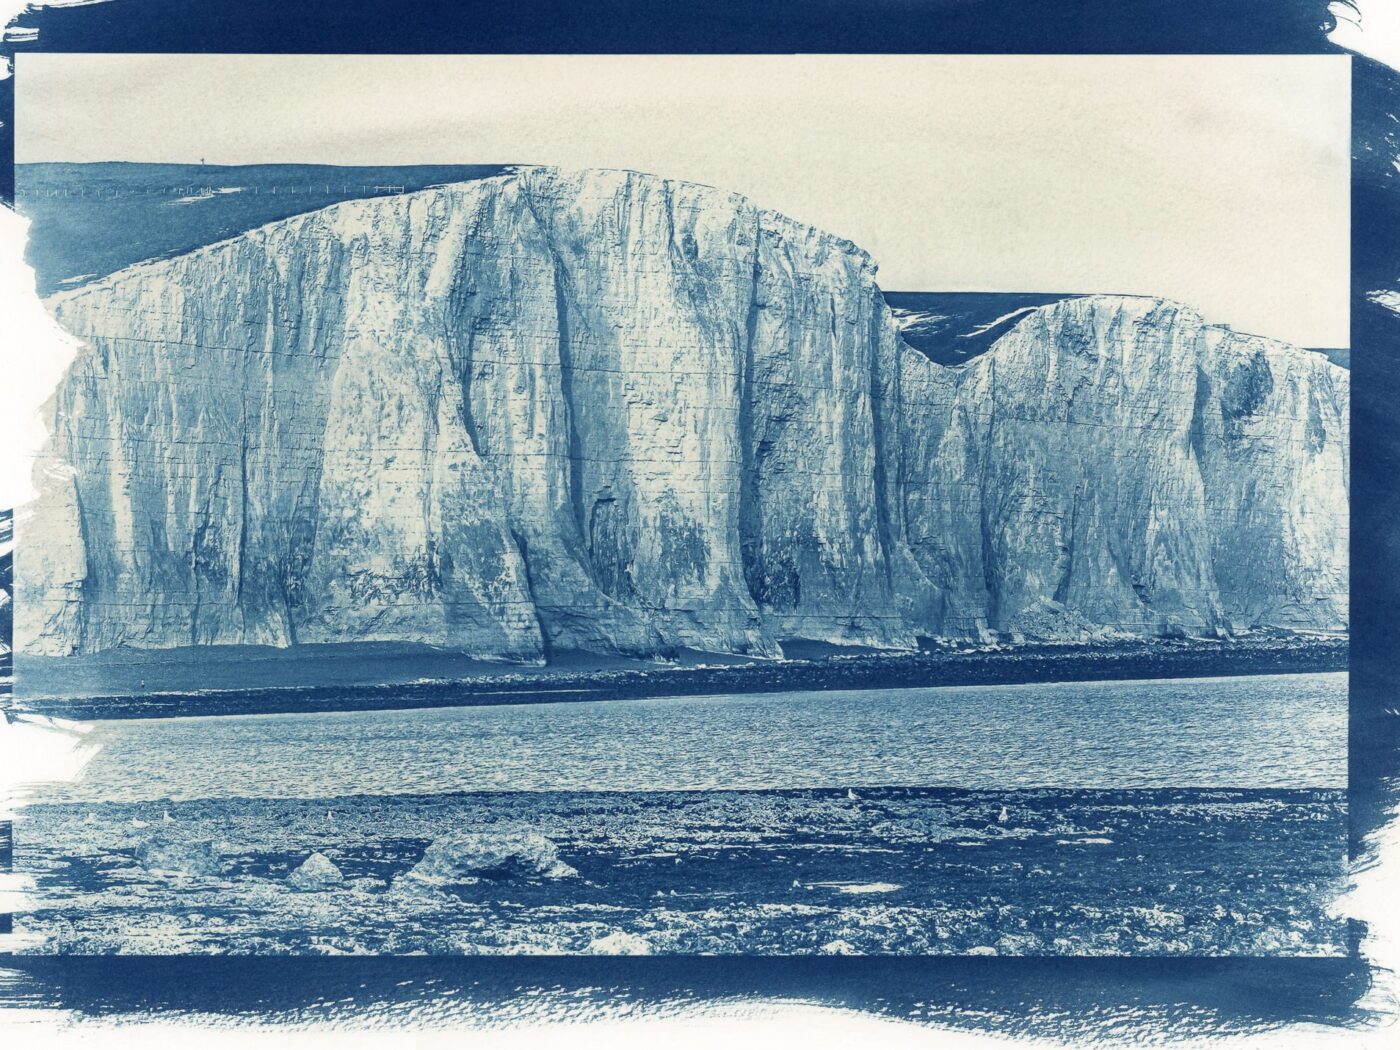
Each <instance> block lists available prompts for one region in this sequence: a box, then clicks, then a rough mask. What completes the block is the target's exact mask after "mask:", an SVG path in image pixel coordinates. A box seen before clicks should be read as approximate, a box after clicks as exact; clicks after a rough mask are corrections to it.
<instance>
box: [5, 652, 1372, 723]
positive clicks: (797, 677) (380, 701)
mask: <svg viewBox="0 0 1400 1050" xmlns="http://www.w3.org/2000/svg"><path fill="white" fill-rule="evenodd" d="M788 649H789V655H790V657H791V658H789V659H785V660H750V659H746V658H743V657H735V656H729V655H722V654H715V653H699V652H694V651H688V652H683V653H680V654H678V655H677V657H676V659H674V660H672V661H666V662H661V661H647V660H637V659H628V658H623V657H599V656H596V655H593V654H588V653H579V652H566V653H559V654H557V655H556V656H555V659H554V660H553V662H551V663H549V664H534V665H524V664H504V663H490V662H486V661H481V660H473V659H471V658H470V657H466V656H463V655H461V654H456V653H448V652H443V651H440V650H431V649H428V648H427V647H424V646H409V645H376V644H370V645H343V646H306V647H304V648H302V649H296V650H277V649H270V648H258V647H252V646H214V647H202V648H197V649H196V648H191V649H177V650H164V651H160V652H125V653H122V652H117V653H104V654H99V655H95V656H89V657H67V658H52V657H35V656H25V655H21V656H20V657H19V659H18V661H17V668H16V694H17V701H16V702H17V705H18V706H20V707H22V708H24V709H26V710H30V711H35V712H39V713H43V714H51V715H61V716H64V717H69V718H81V719H88V718H153V717H173V716H188V715H217V714H263V713H272V712H282V713H288V712H310V711H360V710H389V709H401V708H402V709H406V708H415V707H453V706H474V705H489V704H534V703H563V702H573V701H594V700H623V699H634V698H639V697H667V696H705V695H711V694H720V693H778V692H790V691H807V690H827V689H892V688H920V687H928V686H945V685H947V686H951V685H1006V684H1016V683H1031V682H1076V681H1125V680H1133V679H1156V678H1215V677H1225V676H1235V675H1258V674H1302V673H1312V672H1323V671H1344V670H1346V669H1347V653H1348V641H1347V639H1346V637H1344V636H1339V635H1332V636H1329V635H1321V634H1314V635H1305V634H1291V633H1286V632H1273V631H1271V632H1260V633H1256V634H1251V635H1248V636H1244V637H1239V638H1233V639H1225V640H1220V641H1206V640H1202V639H1152V640H1143V639H1125V640H1121V641H1117V642H1112V643H1107V644H1098V645H1082V644H1063V643H1044V642H1037V643H1025V644H1020V645H1004V644H993V645H968V644H962V643H928V644H927V645H926V647H925V648H923V649H921V650H920V651H918V652H891V651H879V650H872V649H849V650H840V649H834V648H831V647H824V646H819V645H812V644H810V643H807V644H797V645H791V644H790V645H789V646H788Z"/></svg>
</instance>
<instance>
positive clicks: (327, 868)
mask: <svg viewBox="0 0 1400 1050" xmlns="http://www.w3.org/2000/svg"><path fill="white" fill-rule="evenodd" d="M344 881H345V876H344V875H342V874H341V873H340V869H339V868H337V867H336V866H335V864H334V863H333V862H332V861H331V860H330V858H329V857H327V856H326V855H325V854H323V853H313V854H311V856H309V857H307V858H306V860H304V861H302V863H301V866H300V867H298V868H297V869H296V870H295V871H293V872H292V873H291V874H290V875H288V876H287V885H288V886H291V887H292V889H295V890H325V889H330V888H331V887H333V886H339V885H341V884H342V883H343V882H344Z"/></svg>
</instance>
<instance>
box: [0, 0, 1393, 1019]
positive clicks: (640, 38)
mask: <svg viewBox="0 0 1400 1050" xmlns="http://www.w3.org/2000/svg"><path fill="white" fill-rule="evenodd" d="M1333 20H1334V16H1333V15H1331V14H1330V13H1329V11H1328V5H1327V2H1326V0H1081V2H1078V3H1076V4H1073V5H1069V4H1063V3H1059V2H1056V0H1044V2H1037V0H865V2H863V3H858V2H855V0H809V2H807V3H804V4H801V5H795V4H792V3H791V2H790V0H691V2H690V3H687V4H684V5H681V4H657V3H654V2H652V0H578V2H568V0H458V2H430V0H396V2H395V0H383V2H375V3H371V2H366V0H301V2H299V3H297V4H287V3H285V0H243V2H241V3H238V4H228V3H224V2H219V0H124V2H123V3H120V4H116V3H99V4H95V5H91V6H81V7H74V8H44V9H40V10H38V11H35V12H29V13H26V14H25V15H23V16H21V18H20V19H19V20H18V23H17V24H18V25H21V26H24V27H28V28H30V29H35V30H37V36H36V37H35V38H34V39H31V40H20V41H7V42H5V43H4V44H3V45H0V53H3V54H5V55H8V56H13V55H15V54H19V53H24V52H37V51H48V52H65V51H67V52H148V53H153V52H183V53H198V52H209V53H216V52H225V53H227V52H237V53H284V54H286V53H340V54H357V53H365V54H369V53H390V54H411V53H439V54H449V53H476V54H489V53H517V54H524V53H655V52H660V53H668V52H669V53H749V54H759V53H790V52H818V53H822V52H825V53H832V52H838V53H904V54H908V53H963V54H970V53H989V54H999V53H1018V54H1112V53H1121V54H1176V53H1179V54H1328V53H1336V51H1337V49H1336V48H1334V47H1333V46H1332V45H1331V44H1330V43H1329V42H1328V41H1327V39H1326V37H1325V34H1326V32H1327V31H1328V30H1329V29H1330V28H1331V26H1332V24H1333ZM17 87H19V89H20V90H22V78H20V77H14V78H10V79H8V80H5V81H0V199H2V200H4V201H5V202H6V203H9V202H12V201H13V188H14V172H13V159H14V91H15V90H16V88H17ZM1392 112H1400V74H1396V73H1395V72H1394V71H1391V70H1388V69H1386V68H1384V67H1382V66H1379V65H1378V64H1376V63H1374V62H1371V61H1369V60H1365V59H1360V58H1358V59H1356V60H1355V61H1354V63H1353V105H1352V115H1353V165H1354V166H1353V177H1352V182H1353V185H1352V206H1353V214H1352V273H1353V301H1352V350H1353V354H1352V371H1353V377H1354V378H1353V386H1352V389H1353V395H1352V435H1353V441H1352V460H1351V464H1352V466H1351V469H1352V488H1353V495H1352V523H1351V537H1352V566H1353V573H1352V591H1351V602H1352V645H1351V665H1350V670H1351V699H1350V715H1351V721H1350V753H1349V773H1350V787H1349V804H1350V821H1351V826H1350V849H1351V854H1352V857H1353V859H1354V860H1355V861H1357V862H1358V863H1360V864H1366V863H1368V862H1369V861H1370V853H1369V845H1368V840H1369V838H1370V837H1371V836H1372V835H1373V834H1374V833H1375V831H1376V830H1377V829H1378V828H1379V827H1380V826H1381V825H1382V823H1383V821H1384V820H1385V815H1386V812H1387V810H1388V808H1389V807H1390V806H1392V805H1394V804H1395V802H1396V799H1397V796H1396V792H1395V789H1394V788H1393V786H1392V785H1393V784H1394V783H1396V782H1397V780H1400V749H1398V748H1397V736H1398V735H1400V734H1397V723H1400V719H1397V717H1396V716H1395V715H1394V714H1393V713H1391V712H1389V711H1388V710H1387V707H1388V706H1390V697H1391V695H1392V694H1391V683H1393V682H1395V681H1397V679H1400V674H1398V673H1397V672H1400V645H1397V644H1396V641H1395V638H1394V636H1393V633H1392V629H1391V627H1390V625H1389V622H1388V621H1389V617H1390V615H1391V613H1392V611H1393V610H1395V609H1397V608H1400V571H1397V570H1400V532H1398V531H1397V530H1395V529H1394V528H1393V523H1395V522H1397V521H1400V487H1397V486H1395V485H1394V478H1395V477H1396V476H1400V418H1397V411H1396V407H1395V406H1397V405H1400V363H1397V361H1398V360H1400V359H1398V358H1397V354H1400V317H1397V316H1396V315H1395V314H1394V313H1392V312H1390V311H1388V310H1385V309H1384V308H1382V307H1379V306H1377V305H1375V304H1372V303H1370V302H1369V301H1368V300H1367V299H1366V298H1365V293H1366V292H1367V291H1368V290H1371V289H1375V288H1382V287H1390V288H1395V287H1397V285H1400V182H1397V181H1395V180H1394V174H1395V172H1394V169H1392V168H1391V165H1390V160H1391V159H1393V155H1394V150H1393V148H1392V147H1390V146H1389V145H1387V144H1386V142H1385V140H1384V135H1385V133H1386V131H1387V130H1388V127H1389V126H1390V124H1389V118H1388V116H1387V114H1389V113H1392ZM1368 145H1369V146H1372V147H1374V148H1372V149H1367V148H1366V147H1367V146H1368ZM1387 151H1388V152H1387ZM1361 933H1362V930H1361V928H1360V927H1359V926H1357V927H1356V928H1355V929H1354V930H1353V939H1352V955H1351V957H1350V958H1346V959H1339V960H1313V959H1253V960H1251V959H1232V960H1220V959H1113V960H1102V959H1011V958H1006V959H942V958H927V959H841V960H836V959H756V958H755V959H737V960H736V959H688V958H674V957H672V958H657V959H642V960H608V959H530V960H527V959H507V960H502V959H490V960H476V959H431V958H416V959H414V958H402V959H386V958H363V959H337V960H318V959H285V958H283V959H277V958H258V959H230V958H219V959H197V958H170V959H154V958H148V959H130V958H89V959H81V958H64V959H54V958H40V957H11V958H9V959H6V960H4V961H3V964H0V1003H7V1004H8V1003H13V1004H20V1003H24V1004H28V1005H50V1006H55V1007H60V1008H69V1009H74V1010H77V1011H79V1012H82V1013H90V1014H108V1015H110V1014H122V1013H128V1012H133V1011H156V1012H161V1011H171V1012H176V1013H179V1012H186V1011H191V1010H202V1011H209V1012H212V1013H215V1014H226V1015H228V1016H230V1017H244V1018H246V1017H248V1016H256V1015H259V1014H260V1013H265V1012H267V1011H270V1010H274V1009H278V1008H279V1004H280V1007H285V1008H286V1009H289V1010H290V1009H296V1008H305V1007H306V1006H308V1005H309V1004H311V1003H314V1002H325V1001H328V997H329V996H331V993H333V992H336V991H338V990H339V991H344V992H345V995H346V997H348V1000H349V1001H351V1002H352V1003H359V1002H363V1003H364V1005H365V1006H366V1008H369V1007H370V1006H372V1005H374V1004H378V1005H379V1006H380V1007H382V1006H383V1005H384V1004H385V1003H391V1002H393V1001H395V998H396V996H397V998H398V999H399V1000H403V999H407V998H409V997H411V996H413V995H418V994H420V993H421V991H422V987H423V985H424V982H427V983H429V984H432V985H433V986H434V987H436V988H442V987H444V982H446V984H447V985H449V986H453V987H455V986H460V987H461V988H462V989H470V992H469V991H466V990H464V991H463V992H462V995H463V996H464V997H466V998H470V997H471V996H473V995H476V996H489V995H491V994H496V992H495V991H493V990H499V994H501V995H507V994H510V995H513V994H517V993H518V992H519V990H520V989H522V988H524V987H529V986H536V987H550V988H559V989H567V988H569V987H598V986H600V985H603V986H606V987H608V988H612V989H624V990H626V994H628V995H631V996H632V997H633V999H634V1000H635V1001H637V1002H640V1003H642V1004H645V1003H648V1002H652V1003H660V1002H674V1001H677V1000H678V999H680V1000H685V999H689V1000H691V1001H694V1000H708V999H712V998H718V997H726V998H727V997H731V996H736V995H748V996H767V995H781V996H784V997H791V996H799V997H801V998H803V999H806V1000H810V1001H820V1002H824V1003H829V1004H832V1005H845V1006H848V1007H851V1008H855V1009H863V1010H869V1011H872V1012H874V1013H879V1014H893V1015H895V1016H902V1017H911V1016H915V1014H912V1013H911V1012H910V1011H911V1010H913V1009H914V1005H913V1004H914V1003H915V1002H916V1001H917V1003H918V1004H921V1005H919V1007H918V1009H919V1010H922V1011H923V1013H922V1016H925V1017H928V1018H930V1019H938V1017H939V1016H941V1015H938V1014H937V1012H936V1011H934V1010H932V1009H931V1006H932V1005H937V1004H942V1005H943V1006H945V1007H947V1009H948V1010H952V1011H954V1012H956V1010H957V1009H958V1008H960V1007H967V1008H972V1009H976V1008H978V1007H979V1005H980V1006H982V1007H988V1006H989V1005H991V1004H995V1007H996V1008H997V1009H1002V1010H1004V1011H1007V1012H1008V1015H1009V1016H1017V1011H1018V1010H1019V1011H1020V1015H1019V1016H1022V1017H1029V1016H1030V1015H1031V1014H1032V1013H1034V1012H1036V1011H1038V1010H1039V1011H1043V1010H1044V1009H1048V1008H1050V1007H1054V1008H1055V1009H1058V1010H1061V1011H1065V1010H1069V1011H1071V1012H1072V1011H1074V1010H1098V1011H1101V1012H1102V1011H1104V1010H1105V1008H1108V1012H1109V1013H1110V1014H1111V1013H1112V1007H1113V1006H1114V1005H1115V1004H1117V1005H1119V1006H1121V1007H1122V1008H1123V1009H1133V1010H1140V1009H1141V1008H1143V1007H1144V1006H1147V1005H1151V1004H1155V1003H1159V1002H1160V1003H1167V1002H1170V1003H1176V1004H1178V1005H1180V1004H1182V1003H1186V1004H1188V1005H1190V1004H1196V1005H1200V1006H1203V1007H1204V1008H1205V1016H1207V1017H1208V1018H1212V1017H1213V1018H1214V1019H1215V1020H1214V1021H1207V1024H1208V1025H1213V1026H1214V1027H1213V1030H1216V1031H1220V1030H1225V1029H1231V1030H1238V1025H1241V1024H1242V1025H1244V1026H1245V1027H1246V1028H1257V1027H1259V1026H1261V1025H1264V1026H1274V1025H1277V1024H1284V1023H1290V1022H1295V1021H1299V1020H1304V1019H1311V1020H1318V1021H1322V1022H1324V1023H1335V1024H1347V1023H1352V1022H1355V1021H1357V1020H1359V1015H1358V1014H1357V1013H1356V1012H1355V1009H1354V1004H1355V1002H1356V1000H1357V999H1358V998H1359V997H1360V995H1361V994H1362V992H1363V991H1364V989H1365V988H1366V986H1367V985H1368V983H1369V971H1368V970H1367V967H1366V964H1365V961H1364V960H1363V959H1361V958H1360V956H1359V953H1358V952H1357V945H1358V943H1359V940H1360V936H1361ZM501 982H505V983H501ZM498 986H499V989H498ZM396 988H397V989H399V991H397V992H396V991H395V989H396ZM404 989H408V991H404ZM414 989H417V990H416V991H415V990H414ZM435 994H436V993H435ZM1105 1016H1108V1015H1107V1014H1105ZM943 1019H944V1020H946V1019H947V1018H946V1017H944V1018H943ZM987 1023H991V1022H987ZM981 1024H982V1022H974V1023H971V1026H972V1027H979V1026H980V1025H981Z"/></svg>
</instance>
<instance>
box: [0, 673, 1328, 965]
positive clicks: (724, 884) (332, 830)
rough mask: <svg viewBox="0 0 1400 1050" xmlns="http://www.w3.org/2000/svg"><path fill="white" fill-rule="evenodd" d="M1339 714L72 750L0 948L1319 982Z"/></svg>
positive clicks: (478, 718) (747, 704) (1096, 703)
mask: <svg viewBox="0 0 1400 1050" xmlns="http://www.w3.org/2000/svg"><path fill="white" fill-rule="evenodd" d="M1346 711H1347V701H1346V676H1345V675H1343V674H1317V675H1280V676H1268V677H1256V678H1243V677H1237V678H1221V679H1197V680H1171V681H1140V682H1111V683H1075V684H1053V685H1043V684H1042V685H1024V686H984V687H965V688H945V689H898V690H866V691H859V692H821V693H789V694H769V695H764V696H716V697H686V698H670V699H658V700H618V701H611V702H609V701H604V702H590V703H558V704H548V705H519V706H495V707H465V708H452V709H441V708H439V709H431V710H408V711H383V712H351V713H338V714H337V713H318V714H297V715H255V716H235V717H205V718H169V719H152V720H123V721H113V722H105V723H98V724H97V726H96V728H95V729H94V730H93V731H92V732H91V733H90V734H88V736H87V738H86V741H85V742H86V743H88V744H93V745H98V746H99V748H100V750H99V751H98V752H97V754H96V756H95V758H94V759H93V760H92V762H91V763H90V765H89V767H88V769H87V772H86V775H85V776H84V777H83V778H82V779H81V780H79V781H77V782H75V783H73V784H68V785H63V786H62V787H49V788H44V789H41V790H38V791H36V793H35V796H34V802H33V804H31V805H29V806H27V807H26V808H25V810H24V812H23V815H22V819H21V821H20V822H19V823H18V824H17V826H16V833H15V867H16V870H17V871H19V872H22V873H24V874H26V875H29V876H31V877H32V878H33V879H34V881H35V887H36V889H35V892H34V894H33V895H32V905H31V907H30V909H29V910H28V911H27V912H26V913H24V914H21V915H18V916H17V917H16V932H18V933H20V934H22V935H24V936H26V937H28V938H30V943H31V944H32V948H31V949H30V950H33V951H40V952H64V953H105V952H123V953H138V954H139V953H148V954H149V953H168V952H199V953H288V952H292V953H324V954H341V953H393V954H404V953H423V952H426V953H429V954H477V953H577V952H609V953H618V952H622V953H683V954H697V953H746V954H747V953H758V954H808V953H827V954H833V953H840V954H847V953H857V954H963V953H974V954H1001V955H1006V954H1010V955H1045V954H1064V955H1086V954H1087V955H1256V956H1257V955H1340V954H1343V953H1344V952H1345V951H1346V945H1347V936H1346V925H1345V922H1344V921H1343V920H1342V919H1340V918H1338V917H1336V916H1335V915H1333V914H1332V912H1331V910H1330V908H1329V905H1330V903H1331V902H1332V900H1334V899H1335V897H1336V896H1337V894H1338V893H1339V891H1340V889H1341V888H1342V884H1343V881H1344V878H1345V866H1344V857H1345V843H1346V805H1345V792H1344V786H1345V775H1346ZM315 854H319V855H320V857H319V858H315V859H314V860H313V861H312V863H311V864H310V865H308V866H307V867H305V868H302V870H301V871H300V873H299V874H297V875H296V876H294V877H289V876H292V873H293V872H296V871H297V869H298V868H300V867H301V866H302V865H303V864H304V862H306V861H307V860H308V858H311V857H313V855H315Z"/></svg>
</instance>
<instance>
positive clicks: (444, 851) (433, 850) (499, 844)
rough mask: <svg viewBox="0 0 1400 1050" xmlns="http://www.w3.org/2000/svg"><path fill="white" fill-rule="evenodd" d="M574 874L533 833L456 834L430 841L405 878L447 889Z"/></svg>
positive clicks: (550, 845) (546, 841) (547, 843)
mask: <svg viewBox="0 0 1400 1050" xmlns="http://www.w3.org/2000/svg"><path fill="white" fill-rule="evenodd" d="M577 874H578V872H577V871H575V870H574V869H573V868H571V867H569V865H567V864H565V863H564V862H563V861H562V860H560V859H559V850H558V847H556V846H555V845H554V843H553V842H551V841H550V840H549V839H547V838H545V837H544V836H543V835H541V834H539V833H538V832H535V831H486V832H458V833H456V834H453V835H444V836H442V837H440V838H437V839H434V840H433V842H432V844H431V845H430V846H429V847H428V848H427V850H426V851H425V852H424V854H423V859H422V860H420V861H419V862H418V863H417V864H415V865H414V866H413V867H412V868H411V869H410V870H409V871H408V872H407V873H406V875H405V878H406V879H407V880H409V881H410V882H418V883H422V884H425V885H428V886H451V885H455V884H461V883H465V882H475V881H476V880H478V879H482V878H489V879H508V878H545V879H565V878H570V877H572V876H574V875H577Z"/></svg>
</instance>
